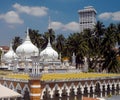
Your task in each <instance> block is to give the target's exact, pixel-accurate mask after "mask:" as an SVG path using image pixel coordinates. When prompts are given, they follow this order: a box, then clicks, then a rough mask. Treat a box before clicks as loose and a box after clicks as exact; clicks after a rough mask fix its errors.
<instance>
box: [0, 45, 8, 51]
mask: <svg viewBox="0 0 120 100" xmlns="http://www.w3.org/2000/svg"><path fill="white" fill-rule="evenodd" d="M0 48H2V49H3V50H6V51H8V50H9V47H8V46H0Z"/></svg>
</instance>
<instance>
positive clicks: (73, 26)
mask: <svg viewBox="0 0 120 100" xmlns="http://www.w3.org/2000/svg"><path fill="white" fill-rule="evenodd" d="M64 29H66V30H70V31H73V32H79V31H80V26H79V23H77V22H70V23H68V24H66V25H65V26H64Z"/></svg>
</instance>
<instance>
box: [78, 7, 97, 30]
mask: <svg viewBox="0 0 120 100" xmlns="http://www.w3.org/2000/svg"><path fill="white" fill-rule="evenodd" d="M78 13H79V15H80V17H79V23H80V32H83V30H84V29H93V28H94V25H95V24H96V14H97V12H96V10H95V9H94V8H93V6H87V7H84V9H82V10H79V11H78Z"/></svg>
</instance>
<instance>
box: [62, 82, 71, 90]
mask: <svg viewBox="0 0 120 100" xmlns="http://www.w3.org/2000/svg"><path fill="white" fill-rule="evenodd" d="M64 87H65V88H66V89H67V90H68V89H69V87H68V86H67V84H66V83H64V84H63V86H62V88H61V89H62V90H63V89H64Z"/></svg>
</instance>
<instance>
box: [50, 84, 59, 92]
mask: <svg viewBox="0 0 120 100" xmlns="http://www.w3.org/2000/svg"><path fill="white" fill-rule="evenodd" d="M56 88H57V89H58V90H60V87H59V85H58V84H55V86H54V88H53V89H52V91H53V92H54V91H55V89H56Z"/></svg>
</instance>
